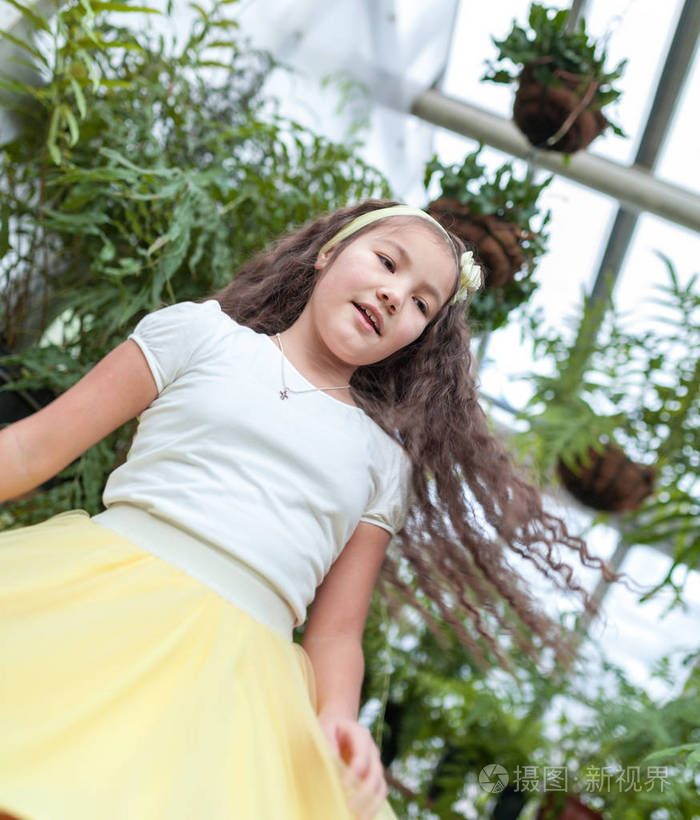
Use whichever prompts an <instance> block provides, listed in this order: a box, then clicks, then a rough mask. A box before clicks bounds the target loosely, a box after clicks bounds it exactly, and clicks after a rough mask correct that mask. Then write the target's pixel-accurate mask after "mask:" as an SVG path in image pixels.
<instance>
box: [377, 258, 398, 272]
mask: <svg viewBox="0 0 700 820" xmlns="http://www.w3.org/2000/svg"><path fill="white" fill-rule="evenodd" d="M377 256H378V257H379V259H380V260H381V263H382V265H384V267H385V268H386V269H387V270H390V271H392V273H393V271H394V263H393V262H392V261H391V259H389V257H388V256H384V255H383V254H381V253H378V254H377Z"/></svg>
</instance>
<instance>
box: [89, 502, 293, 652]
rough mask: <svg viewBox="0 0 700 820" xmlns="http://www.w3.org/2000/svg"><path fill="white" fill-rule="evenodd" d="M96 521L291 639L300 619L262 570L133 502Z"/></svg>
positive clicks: (116, 505)
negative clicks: (263, 575)
mask: <svg viewBox="0 0 700 820" xmlns="http://www.w3.org/2000/svg"><path fill="white" fill-rule="evenodd" d="M92 520H93V521H94V522H95V523H97V524H100V525H101V526H104V527H106V528H107V529H109V530H113V531H114V532H118V533H119V534H120V535H123V536H124V537H125V538H128V539H129V540H130V541H133V542H134V543H135V544H137V545H138V546H139V547H141V548H143V549H145V550H146V551H147V552H150V553H151V554H152V555H155V556H157V557H158V558H162V559H163V560H164V561H167V562H168V563H169V564H172V565H173V566H176V567H178V569H181V570H183V571H184V572H186V573H187V574H188V575H190V576H192V577H193V578H196V579H197V580H198V581H201V582H202V583H203V584H206V585H207V586H208V587H210V588H211V589H213V590H214V591H215V592H216V593H218V594H219V595H221V597H222V598H225V599H226V600H227V601H230V602H231V603H232V604H234V605H235V606H237V607H239V608H240V609H242V610H244V611H245V612H247V613H248V614H249V615H250V616H251V617H253V618H255V620H257V621H260V622H261V623H264V624H266V625H267V626H269V627H270V628H272V629H274V630H275V632H277V633H278V634H279V635H281V636H282V637H283V638H285V639H286V640H288V641H291V640H292V630H293V628H294V623H295V620H296V617H295V615H294V612H293V611H292V609H291V607H290V606H289V605H288V604H287V602H286V601H285V600H284V599H283V598H282V597H281V596H280V595H279V593H278V592H277V591H276V590H275V589H274V588H273V587H272V586H271V585H270V584H269V583H268V582H267V581H266V580H265V579H264V578H263V577H262V576H261V575H260V574H259V573H258V572H256V571H255V570H254V569H252V568H251V567H249V566H248V565H247V564H244V563H243V562H241V561H239V560H238V559H237V558H235V557H234V556H233V555H230V554H229V553H225V552H223V551H222V550H220V549H218V548H217V547H216V546H214V545H212V544H208V543H206V542H205V541H200V540H199V539H198V538H195V537H194V536H193V535H190V534H189V533H187V532H185V531H184V530H181V529H180V528H179V527H176V526H174V525H173V524H169V523H168V522H167V521H164V520H163V519H161V518H157V517H156V516H154V515H151V514H150V513H148V512H146V511H145V510H142V509H140V508H139V507H134V506H132V505H131V504H113V505H112V506H111V507H109V508H108V509H107V510H105V511H104V512H102V513H99V514H98V515H95V516H93V518H92Z"/></svg>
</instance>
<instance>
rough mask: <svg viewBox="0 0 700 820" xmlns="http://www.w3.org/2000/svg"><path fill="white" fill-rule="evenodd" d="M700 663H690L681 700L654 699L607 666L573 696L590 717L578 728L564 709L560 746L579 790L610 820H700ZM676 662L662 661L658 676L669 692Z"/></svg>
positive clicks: (694, 657)
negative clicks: (661, 819) (655, 819)
mask: <svg viewBox="0 0 700 820" xmlns="http://www.w3.org/2000/svg"><path fill="white" fill-rule="evenodd" d="M698 657H699V656H698V652H697V651H695V652H693V653H691V654H689V655H687V656H686V657H685V658H684V659H683V665H684V666H686V667H688V668H689V676H688V678H687V681H686V683H685V685H684V687H683V689H682V691H680V692H679V693H678V694H676V695H673V696H666V697H663V698H660V697H652V696H651V695H650V694H649V693H648V692H647V691H646V690H645V689H642V688H641V687H639V686H636V685H634V684H632V683H631V682H630V681H628V680H627V679H626V677H625V675H624V674H623V672H622V670H621V669H620V668H619V667H617V666H615V665H614V664H612V663H604V664H603V669H602V675H601V676H600V677H599V683H598V684H597V685H595V687H592V686H591V685H590V677H589V678H588V679H587V681H586V685H585V686H584V685H583V681H578V682H577V683H576V684H575V686H574V687H573V688H572V690H571V692H570V694H569V695H568V697H569V698H572V699H573V700H575V702H576V706H577V708H578V709H580V708H581V707H584V708H585V717H583V718H582V719H581V720H580V721H577V722H576V723H574V722H573V721H572V720H571V719H570V718H568V717H567V716H566V712H565V710H564V709H563V710H562V717H561V719H560V721H559V731H560V737H559V739H558V741H557V745H558V747H559V749H560V750H561V752H562V754H563V756H564V763H565V765H566V766H567V768H568V769H569V771H570V772H571V775H572V777H573V780H574V782H575V784H576V790H577V791H581V792H583V793H586V792H588V795H589V796H590V798H591V799H590V804H591V805H592V806H594V807H595V808H597V809H598V810H599V811H601V812H602V813H603V814H604V816H605V817H609V818H610V820H617V819H618V818H620V820H623V819H624V820H646V818H648V817H655V816H657V815H656V814H654V812H655V811H662V812H663V815H661V814H659V815H658V816H663V817H665V818H667V820H692V818H696V819H697V818H698V817H700V813H699V812H698V806H699V805H700V755H698V749H700V726H699V725H698V720H697V715H698V714H700V686H699V683H700V666H698ZM670 660H671V659H670V657H665V658H662V659H661V661H660V662H659V663H658V664H657V667H656V669H655V670H654V671H653V673H652V679H654V678H656V679H658V680H660V681H663V682H664V683H665V684H666V685H667V687H671V686H674V685H675V684H676V681H675V680H674V678H673V674H674V673H673V672H672V669H671V664H670ZM637 768H638V772H636V773H635V771H634V770H635V769H637ZM599 772H603V778H605V773H606V772H607V775H608V777H607V781H606V780H604V779H602V778H601V781H599V782H597V783H596V782H594V777H593V776H592V775H595V780H597V774H598V773H599ZM654 775H656V777H654ZM635 777H638V778H639V782H638V783H635V782H633V781H634V778H635ZM662 781H663V783H662ZM606 782H607V783H608V786H607V787H606V785H605V784H606ZM594 795H595V796H594Z"/></svg>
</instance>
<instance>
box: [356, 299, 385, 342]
mask: <svg viewBox="0 0 700 820" xmlns="http://www.w3.org/2000/svg"><path fill="white" fill-rule="evenodd" d="M353 305H354V306H355V309H356V310H357V312H358V313H359V314H360V316H361V317H362V320H363V322H364V324H365V325H367V327H368V328H369V329H370V330H373V331H374V332H375V333H376V334H377V336H379V329H378V328H377V326H376V325H375V324H374V320H373V319H372V318H370V315H369V313H368V312H367V311H366V310H365V309H364V308H362V307H360V305H358V304H356V303H355V302H353Z"/></svg>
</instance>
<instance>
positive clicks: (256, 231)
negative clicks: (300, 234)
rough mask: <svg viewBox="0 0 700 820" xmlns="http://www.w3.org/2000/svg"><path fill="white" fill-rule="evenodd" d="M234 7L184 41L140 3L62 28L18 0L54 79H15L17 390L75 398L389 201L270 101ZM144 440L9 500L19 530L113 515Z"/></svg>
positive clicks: (350, 154) (110, 7)
mask: <svg viewBox="0 0 700 820" xmlns="http://www.w3.org/2000/svg"><path fill="white" fill-rule="evenodd" d="M233 2H235V0H233ZM232 5H233V3H232V2H231V0H228V2H226V0H223V1H222V2H215V3H214V4H213V6H212V8H211V10H210V11H205V10H204V9H202V8H200V7H199V6H197V5H193V6H192V8H193V9H194V10H195V12H196V18H195V20H194V22H193V23H192V25H191V26H190V27H189V29H188V34H187V39H186V40H185V42H183V43H182V44H181V45H180V46H179V47H178V46H177V45H176V42H175V41H174V40H173V41H172V42H169V41H167V39H166V37H165V36H163V35H160V36H158V35H156V34H155V33H153V32H152V31H151V30H150V29H149V28H147V27H146V26H134V27H126V26H123V25H121V23H120V21H121V20H122V18H123V14H124V13H125V12H132V11H136V10H137V7H135V6H131V5H123V4H119V3H96V2H91V0H80V2H77V1H74V2H69V3H66V4H63V5H60V6H57V10H56V14H55V15H54V16H53V17H52V18H51V19H50V20H49V19H47V18H44V17H42V16H41V15H40V14H39V13H38V12H36V11H34V10H32V9H30V8H29V7H25V6H23V5H21V4H18V8H21V9H22V11H23V13H24V14H25V16H26V17H27V19H28V20H29V21H30V22H31V23H32V25H33V28H34V33H33V36H32V38H30V39H28V40H27V41H26V42H25V43H24V50H25V52H26V53H27V55H29V57H30V58H31V59H32V61H33V62H34V64H35V67H36V71H37V74H38V76H39V79H38V80H37V82H36V83H35V84H34V85H32V84H30V83H20V82H17V81H15V80H13V79H12V78H11V77H6V78H5V80H4V82H3V84H2V86H1V89H2V90H3V93H4V98H3V102H4V105H5V106H6V107H7V108H8V109H11V110H12V111H14V112H15V114H16V116H18V117H19V118H20V120H21V123H22V125H23V128H22V132H21V134H20V135H19V136H18V137H17V138H16V139H14V140H13V141H12V142H10V143H8V144H6V145H4V146H2V148H1V149H0V186H1V187H2V190H3V193H4V196H3V200H4V201H3V204H2V210H1V211H0V225H1V228H0V243H1V244H2V246H3V248H4V251H5V253H4V257H3V259H2V261H1V262H0V293H1V294H2V298H1V299H0V341H2V342H3V343H4V345H5V346H6V347H7V348H9V349H10V350H12V351H13V355H12V356H10V357H8V358H6V359H4V361H3V367H4V368H6V369H9V368H12V369H13V372H14V373H15V379H14V381H13V382H12V383H11V384H9V385H5V386H4V388H3V389H13V388H17V387H18V386H19V385H22V386H23V387H25V388H28V389H39V388H50V389H51V390H53V391H54V392H56V393H58V392H61V391H62V390H64V389H65V388H66V387H68V386H69V385H70V384H73V383H74V382H75V381H77V380H78V378H80V376H82V375H83V374H84V373H85V372H86V371H87V370H88V369H89V368H90V367H91V366H93V365H94V364H95V363H96V362H97V361H99V359H100V358H102V357H103V356H104V355H105V354H106V353H107V352H108V351H109V350H110V349H112V348H113V347H115V346H116V345H117V344H118V343H120V342H121V341H123V339H124V338H125V336H126V334H127V333H128V331H129V330H130V329H131V327H133V325H134V324H135V323H136V321H137V320H138V319H140V318H141V317H142V316H143V315H144V314H146V313H148V312H150V311H152V310H154V309H156V308H158V307H160V306H162V305H163V304H164V303H172V302H174V301H183V300H187V299H195V298H200V297H201V296H203V295H206V294H208V293H211V292H213V291H214V290H216V289H218V288H219V287H221V286H223V285H224V284H225V283H226V282H228V281H230V278H231V277H232V276H233V275H234V273H235V271H236V270H237V269H238V268H239V267H240V265H241V264H242V263H243V262H244V261H245V260H246V259H248V258H249V257H250V256H251V255H252V254H254V253H256V252H257V251H259V250H260V249H262V248H263V247H264V246H265V245H266V244H268V243H269V242H270V241H271V240H272V239H273V238H275V237H277V236H278V235H280V234H282V233H284V232H285V231H287V230H289V229H291V228H293V227H295V226H297V225H300V224H303V223H304V222H306V221H308V220H310V219H312V218H314V217H316V216H318V215H319V214H321V213H324V212H326V211H329V210H333V209H334V208H337V207H340V206H341V205H345V204H347V203H348V202H351V201H356V200H359V199H363V198H365V197H367V196H388V195H389V191H388V186H387V183H386V181H385V180H384V178H383V177H382V175H381V174H380V173H379V172H378V171H377V170H375V169H374V168H372V167H370V166H368V165H367V164H366V163H364V162H363V161H362V160H361V159H359V158H358V157H357V156H356V154H355V150H356V145H353V146H346V145H341V144H336V143H332V142H330V141H329V140H327V139H325V138H323V137H321V136H318V135H316V134H314V133H312V132H310V131H309V130H308V129H306V128H304V127H302V126H301V125H299V124H297V123H295V122H292V121H290V120H288V119H285V118H284V117H282V116H280V115H279V113H278V110H277V104H276V101H275V100H272V99H268V98H266V97H265V95H264V93H263V86H264V83H265V80H266V78H267V76H268V75H269V72H270V71H271V70H272V68H273V67H274V63H273V61H272V59H271V57H270V56H269V55H268V54H266V53H263V52H260V51H256V50H254V49H252V48H250V47H249V46H248V45H247V44H245V43H244V42H242V41H241V40H239V39H236V38H234V34H235V32H236V25H237V24H236V21H235V19H233V18H232V17H231V16H230V15H229V11H228V10H229V9H230V7H231V6H232ZM151 11H153V10H151ZM133 18H134V15H129V19H133ZM115 20H116V21H117V22H114V21H115ZM15 39H17V38H15ZM1 395H2V394H1V393H0V397H1ZM131 429H132V428H130V427H127V428H123V429H121V430H120V431H117V432H116V433H114V434H112V436H110V437H108V438H107V439H106V440H105V442H104V446H103V445H100V446H98V448H97V449H96V450H94V452H93V451H89V452H88V453H86V454H85V455H84V456H83V457H82V458H81V459H79V460H78V461H77V462H76V463H75V464H74V465H71V467H69V468H68V469H67V470H66V471H64V472H63V473H61V475H60V477H59V479H60V481H59V483H58V484H57V485H56V486H54V487H52V488H51V489H50V490H48V492H47V493H45V494H43V495H38V496H34V497H32V498H29V499H27V500H25V501H22V502H18V503H16V504H14V505H11V506H9V505H8V506H6V507H5V509H4V513H5V515H4V521H5V522H7V521H8V518H10V519H11V522H12V523H17V524H27V523H32V522H34V521H37V520H40V519H42V518H44V517H46V515H47V514H50V513H52V512H58V511H59V510H61V509H65V508H66V506H82V507H84V508H85V509H87V510H88V511H89V512H90V513H95V512H97V511H98V510H99V492H98V490H97V486H98V485H100V484H103V483H104V480H105V477H106V475H107V473H108V472H109V471H110V469H111V468H113V467H114V466H116V464H117V463H118V459H119V458H120V457H123V455H124V452H125V450H126V447H127V446H128V439H129V434H130V432H131ZM110 454H111V458H110Z"/></svg>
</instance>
